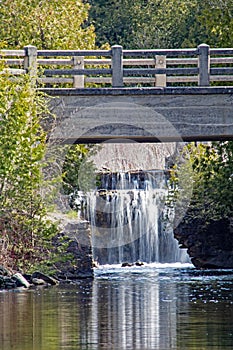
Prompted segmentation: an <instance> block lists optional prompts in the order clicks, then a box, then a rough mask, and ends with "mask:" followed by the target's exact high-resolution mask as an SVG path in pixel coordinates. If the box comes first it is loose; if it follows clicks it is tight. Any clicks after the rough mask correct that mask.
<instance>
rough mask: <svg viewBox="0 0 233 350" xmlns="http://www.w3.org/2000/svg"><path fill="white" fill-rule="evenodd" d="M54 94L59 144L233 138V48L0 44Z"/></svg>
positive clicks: (8, 58)
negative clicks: (67, 47)
mask: <svg viewBox="0 0 233 350" xmlns="http://www.w3.org/2000/svg"><path fill="white" fill-rule="evenodd" d="M0 57H1V60H4V61H5V62H6V68H5V69H6V70H7V71H8V72H9V74H11V75H16V76H17V75H20V74H30V76H31V79H32V81H33V82H34V83H35V84H37V88H38V89H39V90H40V91H42V92H45V93H46V94H48V95H50V96H53V97H55V98H52V99H51V101H50V107H51V111H52V112H53V113H55V114H56V115H57V120H58V122H57V127H56V128H55V130H54V132H53V133H52V134H51V136H50V138H51V140H56V141H58V140H59V142H61V143H86V142H95V143H97V142H103V141H107V140H111V141H112V140H113V141H114V142H116V141H119V142H122V141H124V142H127V141H128V140H131V141H136V142H162V141H180V140H184V141H207V140H233V108H232V107H233V83H232V82H233V48H210V47H209V46H208V45H206V44H202V45H199V46H198V47H197V48H188V49H162V50H161V49H158V50H157V49H153V50H124V49H123V48H122V47H121V46H119V45H114V46H112V47H111V49H109V50H37V48H36V47H34V46H27V47H25V48H23V49H22V50H1V51H0Z"/></svg>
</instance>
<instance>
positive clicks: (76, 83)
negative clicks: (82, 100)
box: [72, 56, 84, 88]
mask: <svg viewBox="0 0 233 350" xmlns="http://www.w3.org/2000/svg"><path fill="white" fill-rule="evenodd" d="M72 63H73V68H74V69H84V56H78V57H77V56H74V57H73V62H72ZM73 87H74V88H84V75H74V77H73Z"/></svg>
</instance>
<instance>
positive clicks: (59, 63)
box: [0, 44, 233, 88]
mask: <svg viewBox="0 0 233 350" xmlns="http://www.w3.org/2000/svg"><path fill="white" fill-rule="evenodd" d="M0 61H2V62H3V63H4V64H5V66H4V71H7V72H8V73H9V74H10V75H16V76H17V75H20V74H27V73H28V74H30V75H31V76H32V77H34V78H35V79H36V81H37V84H38V86H49V87H57V88H59V87H61V88H63V87H73V88H85V87H92V86H94V87H96V86H101V87H113V88H114V87H118V88H119V87H131V86H140V87H150V86H158V87H166V86H176V85H177V86H186V85H190V84H191V85H194V86H195V85H196V86H210V85H213V83H216V82H218V85H223V86H227V85H229V84H232V82H233V48H210V47H209V46H208V45H205V44H202V45H199V46H198V47H197V48H193V49H192V48H191V49H161V50H160V49H158V50H157V49H153V50H123V48H122V47H121V46H118V45H115V46H112V48H111V49H110V50H37V48H36V47H34V46H27V47H25V48H24V49H23V50H0Z"/></svg>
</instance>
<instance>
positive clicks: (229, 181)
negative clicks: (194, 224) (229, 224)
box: [170, 141, 233, 223]
mask: <svg viewBox="0 0 233 350" xmlns="http://www.w3.org/2000/svg"><path fill="white" fill-rule="evenodd" d="M184 154H185V162H182V164H180V165H176V167H175V169H174V170H173V176H172V180H173V185H174V187H173V191H172V192H170V193H172V196H173V198H174V197H175V202H177V207H178V210H179V207H182V202H181V203H179V201H180V198H182V194H181V195H180V194H179V191H180V182H181V181H182V179H183V178H184V177H185V175H186V174H187V169H190V171H189V179H188V181H186V184H188V185H189V187H190V186H191V187H192V191H193V193H192V198H191V202H190V204H189V210H188V216H187V215H186V216H185V220H186V221H187V220H191V221H192V220H193V219H196V218H200V219H203V218H204V219H205V221H206V223H208V222H209V221H210V220H219V219H221V218H229V217H231V216H232V215H233V142H232V141H219V142H213V143H212V144H198V145H197V146H195V145H194V144H193V143H192V144H189V145H188V146H187V147H186V148H185V151H184ZM174 189H175V191H174ZM178 215H179V213H178Z"/></svg>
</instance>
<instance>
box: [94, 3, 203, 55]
mask: <svg viewBox="0 0 233 350" xmlns="http://www.w3.org/2000/svg"><path fill="white" fill-rule="evenodd" d="M197 1H198V0H185V1H184V0H173V1H168V0H148V1H145V0H136V1H134V2H133V3H132V1H129V0H111V1H104V0H102V1H101V0H100V1H99V0H89V1H88V2H89V3H90V4H91V9H90V19H91V22H92V23H93V24H94V25H95V28H96V33H97V43H98V44H103V43H104V42H106V41H107V42H109V43H110V44H121V45H123V46H124V47H126V48H132V49H135V48H156V47H158V48H162V47H166V48H168V47H180V46H182V43H183V41H184V38H186V37H188V34H189V30H190V26H191V25H192V24H193V22H194V21H195V13H196V7H197Z"/></svg>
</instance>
